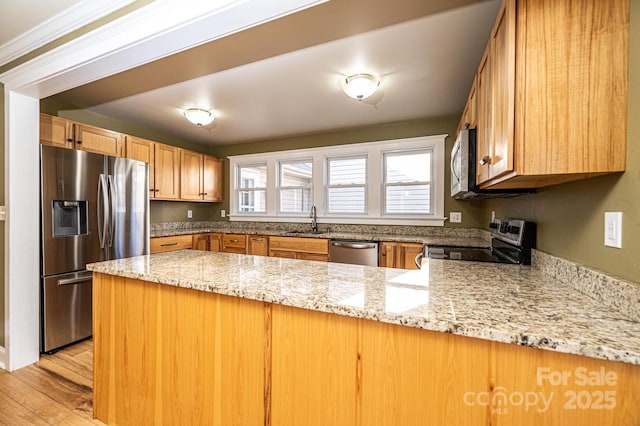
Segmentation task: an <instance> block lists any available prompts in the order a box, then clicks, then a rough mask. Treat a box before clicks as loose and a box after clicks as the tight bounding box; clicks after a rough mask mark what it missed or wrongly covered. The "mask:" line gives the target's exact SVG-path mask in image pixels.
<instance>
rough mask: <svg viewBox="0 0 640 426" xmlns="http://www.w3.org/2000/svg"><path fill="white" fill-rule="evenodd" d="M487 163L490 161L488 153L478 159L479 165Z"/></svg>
mask: <svg viewBox="0 0 640 426" xmlns="http://www.w3.org/2000/svg"><path fill="white" fill-rule="evenodd" d="M489 163H491V157H489V156H488V155H485V156H484V157H482V158H481V159H480V165H481V166H486V165H488V164H489Z"/></svg>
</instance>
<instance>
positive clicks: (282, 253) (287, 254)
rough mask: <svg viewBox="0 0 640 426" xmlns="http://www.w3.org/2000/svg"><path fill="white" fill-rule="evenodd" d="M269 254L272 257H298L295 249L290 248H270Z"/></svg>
mask: <svg viewBox="0 0 640 426" xmlns="http://www.w3.org/2000/svg"><path fill="white" fill-rule="evenodd" d="M269 256H271V257H282V258H285V259H296V258H297V253H296V252H295V251H289V250H276V249H272V248H270V249H269Z"/></svg>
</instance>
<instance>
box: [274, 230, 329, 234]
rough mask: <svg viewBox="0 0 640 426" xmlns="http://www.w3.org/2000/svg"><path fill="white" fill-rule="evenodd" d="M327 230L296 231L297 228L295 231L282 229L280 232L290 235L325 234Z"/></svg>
mask: <svg viewBox="0 0 640 426" xmlns="http://www.w3.org/2000/svg"><path fill="white" fill-rule="evenodd" d="M327 232H328V231H316V232H313V231H298V230H296V231H283V232H282V234H283V235H291V234H294V235H322V234H326V233H327Z"/></svg>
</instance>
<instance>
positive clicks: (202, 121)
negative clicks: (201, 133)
mask: <svg viewBox="0 0 640 426" xmlns="http://www.w3.org/2000/svg"><path fill="white" fill-rule="evenodd" d="M183 114H184V116H185V117H186V119H187V120H189V121H190V122H192V123H193V124H195V125H196V126H206V125H207V124H211V122H213V120H214V119H215V117H214V116H213V114H212V113H211V111H209V110H207V109H202V108H189V109H187V110H185V111H184V113H183Z"/></svg>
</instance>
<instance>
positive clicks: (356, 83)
mask: <svg viewBox="0 0 640 426" xmlns="http://www.w3.org/2000/svg"><path fill="white" fill-rule="evenodd" d="M378 86H380V80H379V79H378V78H377V77H374V76H372V75H371V74H364V73H360V74H354V75H350V76H349V77H347V78H345V79H344V84H343V86H342V90H344V93H346V94H347V96H349V97H352V98H353V99H356V100H358V101H361V100H363V99H366V98H368V97H369V96H371V95H373V94H374V93H375V92H376V90H377V89H378Z"/></svg>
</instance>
